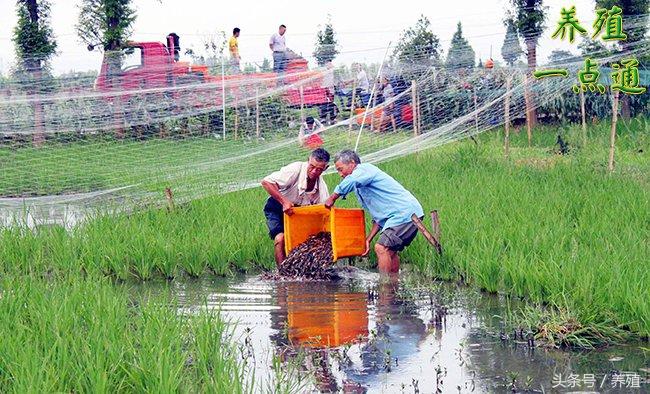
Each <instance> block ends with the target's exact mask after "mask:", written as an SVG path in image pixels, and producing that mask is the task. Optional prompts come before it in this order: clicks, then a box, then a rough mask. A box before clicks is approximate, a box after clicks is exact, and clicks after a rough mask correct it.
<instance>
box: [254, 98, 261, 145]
mask: <svg viewBox="0 0 650 394" xmlns="http://www.w3.org/2000/svg"><path fill="white" fill-rule="evenodd" d="M255 135H256V136H257V138H260V88H259V87H256V88H255Z"/></svg>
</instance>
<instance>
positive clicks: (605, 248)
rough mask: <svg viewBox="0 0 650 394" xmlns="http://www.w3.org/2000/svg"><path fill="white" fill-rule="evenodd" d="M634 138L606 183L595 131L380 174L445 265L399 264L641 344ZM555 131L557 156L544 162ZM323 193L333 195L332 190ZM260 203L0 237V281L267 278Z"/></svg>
mask: <svg viewBox="0 0 650 394" xmlns="http://www.w3.org/2000/svg"><path fill="white" fill-rule="evenodd" d="M643 124H644V123H640V122H639V123H638V124H636V125H633V126H631V127H630V128H629V129H627V130H626V129H624V128H623V127H622V128H621V130H622V132H621V135H620V138H619V141H618V143H617V166H616V170H615V172H614V173H613V174H609V173H607V171H606V160H607V147H608V138H609V133H608V126H607V124H602V125H596V126H593V125H592V126H590V128H589V140H588V144H587V146H586V147H584V148H580V145H581V142H580V141H581V134H580V133H581V132H580V129H579V128H576V127H574V128H570V129H566V130H565V129H562V128H553V127H547V128H545V129H541V131H540V130H536V132H535V134H534V139H533V146H532V147H528V144H527V140H526V136H525V132H524V133H520V134H513V136H512V154H511V158H510V160H505V159H504V158H503V154H502V133H500V132H494V133H489V134H486V135H483V136H482V137H481V138H480V143H479V145H478V146H475V145H474V144H473V143H472V142H470V141H463V142H460V143H456V144H451V145H448V146H445V147H442V148H438V149H435V150H432V151H427V152H421V153H419V154H416V155H411V156H407V157H404V158H401V159H398V160H394V161H391V162H387V163H385V164H383V165H382V167H383V168H384V169H385V170H386V171H387V172H388V173H390V174H391V175H393V176H394V177H395V178H397V179H398V180H399V181H400V182H402V183H403V184H404V185H405V186H406V187H407V188H408V189H410V190H412V191H413V192H414V194H415V195H416V196H417V197H418V198H419V199H420V201H421V202H422V205H423V206H424V207H425V210H430V209H434V208H435V209H438V210H439V211H440V215H441V221H442V229H443V246H444V248H445V255H444V257H443V258H437V257H435V256H434V255H433V254H432V253H431V250H430V248H429V247H428V246H427V245H426V243H425V242H424V240H423V239H421V238H420V239H418V240H416V242H415V243H414V245H413V246H411V247H410V248H409V249H408V250H407V251H406V253H405V254H404V259H405V261H407V262H409V263H411V264H413V265H415V266H417V267H418V268H419V269H421V270H422V271H423V272H425V273H427V274H429V275H433V276H436V277H441V278H445V279H460V278H462V279H464V280H465V281H467V282H468V283H471V284H474V285H476V286H479V287H481V288H484V289H486V290H489V291H502V292H506V293H510V294H514V295H519V296H524V297H526V298H527V299H530V300H532V301H533V302H544V303H546V304H549V305H551V306H553V307H556V308H558V309H562V310H565V311H569V312H568V313H569V316H571V317H572V318H573V319H575V320H576V321H577V322H578V323H579V324H581V325H593V324H598V325H602V326H603V327H619V326H620V327H623V328H625V329H628V330H631V331H632V332H635V333H637V334H640V335H645V336H647V335H649V334H650V320H649V319H648V316H650V305H649V303H648V302H647V300H648V299H650V289H649V287H648V283H650V272H649V271H650V270H649V269H648V265H647V256H649V255H650V253H649V252H650V246H649V242H648V239H649V232H650V229H649V223H650V221H649V220H648V212H650V202H649V199H648V197H649V193H648V190H649V185H650V180H649V179H648V174H649V173H650V160H649V159H648V152H649V149H648V146H647V145H648V140H647V130H644V129H643V128H644V126H643ZM645 124H646V125H647V123H645ZM558 131H559V132H561V133H562V134H563V136H564V138H565V139H566V140H568V141H569V144H570V146H571V147H572V148H573V151H572V153H571V154H570V155H567V156H558V155H556V154H554V153H553V149H554V148H553V144H554V142H555V139H556V137H557V133H558ZM327 181H328V183H329V184H330V186H332V187H333V186H334V185H335V184H336V183H337V182H338V178H337V177H336V176H335V175H330V176H328V178H327ZM264 198H265V194H264V192H263V191H262V190H261V189H260V188H256V189H251V190H247V191H243V192H236V193H230V194H225V195H220V196H216V197H213V198H209V199H204V200H199V201H194V202H193V203H191V204H188V205H186V206H182V207H178V208H177V209H176V210H175V211H174V212H172V213H168V212H166V211H163V210H149V211H144V212H137V213H134V214H131V215H119V216H116V217H103V218H99V219H97V220H93V221H91V222H89V223H88V224H86V225H85V226H83V227H79V228H77V229H75V230H73V231H72V232H70V233H68V232H65V231H64V230H63V229H61V228H57V227H54V228H40V229H39V230H38V231H36V232H25V231H24V230H17V229H4V230H1V233H0V245H1V246H2V247H1V248H0V264H1V266H0V271H1V272H3V273H4V274H10V275H24V274H36V275H42V274H47V275H48V276H49V277H59V276H61V277H67V276H70V275H77V274H78V273H80V272H84V273H88V272H90V273H98V274H103V275H110V276H115V277H119V278H123V279H128V278H138V279H148V278H151V277H153V276H160V275H162V276H166V277H174V276H176V275H179V274H183V273H187V274H190V275H193V276H199V275H202V274H205V273H215V274H218V275H223V274H228V273H229V272H231V271H233V270H250V269H252V268H258V267H261V268H270V267H272V266H273V263H272V245H271V242H270V241H269V240H268V237H267V235H266V227H265V224H264V217H263V215H262V213H261V208H262V205H263V202H264ZM345 205H347V206H354V205H356V201H355V199H354V198H350V199H348V200H347V201H345V202H344V206H345Z"/></svg>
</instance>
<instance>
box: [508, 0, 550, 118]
mask: <svg viewBox="0 0 650 394" xmlns="http://www.w3.org/2000/svg"><path fill="white" fill-rule="evenodd" d="M510 2H511V3H512V5H513V6H514V10H513V11H511V12H510V13H509V15H508V18H507V19H512V21H513V22H514V26H515V27H516V29H517V32H518V33H519V35H520V36H521V38H522V39H523V40H524V43H525V44H526V57H527V60H528V76H529V77H530V75H531V74H532V72H533V71H534V70H535V68H536V67H537V42H538V40H539V37H541V35H542V33H543V32H544V28H545V22H546V10H547V8H548V7H545V6H544V5H543V0H510ZM531 80H532V79H531ZM526 98H527V99H526V113H527V114H528V117H529V123H530V125H531V126H534V125H535V124H536V123H537V113H536V112H535V98H534V96H533V95H532V94H531V93H530V92H528V93H527V94H526Z"/></svg>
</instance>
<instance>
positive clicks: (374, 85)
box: [354, 42, 391, 152]
mask: <svg viewBox="0 0 650 394" xmlns="http://www.w3.org/2000/svg"><path fill="white" fill-rule="evenodd" d="M390 44H391V43H390V42H389V43H388V46H387V47H386V53H384V58H383V59H382V61H381V64H380V65H379V69H378V70H377V78H375V83H373V84H372V90H371V91H370V98H369V99H368V105H366V110H365V111H364V112H363V120H362V121H361V127H359V134H357V142H356V143H355V144H354V151H355V152H357V149H358V148H359V141H360V140H361V132H362V131H363V125H364V124H365V123H366V118H367V117H368V109H369V108H370V103H372V102H373V100H374V98H375V91H376V90H377V81H378V80H379V77H380V76H381V70H382V69H383V68H384V63H385V62H386V56H388V50H389V49H390ZM373 113H374V106H373ZM370 124H371V126H372V120H371V121H370Z"/></svg>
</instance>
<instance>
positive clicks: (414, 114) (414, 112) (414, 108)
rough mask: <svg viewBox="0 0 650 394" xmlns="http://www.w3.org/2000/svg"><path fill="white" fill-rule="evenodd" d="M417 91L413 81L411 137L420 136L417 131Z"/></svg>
mask: <svg viewBox="0 0 650 394" xmlns="http://www.w3.org/2000/svg"><path fill="white" fill-rule="evenodd" d="M417 95H418V90H417V85H416V82H415V80H412V81H411V118H412V119H411V121H412V122H413V135H414V136H417V135H420V131H419V130H418V103H417V100H418V97H417Z"/></svg>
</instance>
